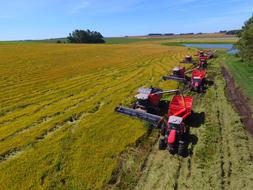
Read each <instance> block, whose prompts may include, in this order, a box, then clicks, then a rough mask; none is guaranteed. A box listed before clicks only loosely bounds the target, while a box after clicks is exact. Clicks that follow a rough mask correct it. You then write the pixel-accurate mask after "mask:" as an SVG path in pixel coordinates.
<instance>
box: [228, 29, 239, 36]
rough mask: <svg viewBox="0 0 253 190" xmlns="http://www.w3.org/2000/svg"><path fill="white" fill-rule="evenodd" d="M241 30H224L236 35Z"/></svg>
mask: <svg viewBox="0 0 253 190" xmlns="http://www.w3.org/2000/svg"><path fill="white" fill-rule="evenodd" d="M240 32H241V30H229V31H226V34H227V35H238V34H239V33H240Z"/></svg>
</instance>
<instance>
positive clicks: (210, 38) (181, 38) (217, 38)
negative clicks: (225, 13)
mask: <svg viewBox="0 0 253 190" xmlns="http://www.w3.org/2000/svg"><path fill="white" fill-rule="evenodd" d="M104 40H105V42H106V44H128V43H135V42H154V41H158V42H159V41H161V42H163V43H166V41H169V43H170V44H169V45H180V44H181V43H182V42H194V41H195V43H197V42H198V43H199V42H201V41H202V42H203V43H205V42H209V43H234V42H236V41H237V37H236V36H234V35H225V34H219V33H218V34H201V35H200V34H198V35H173V36H129V37H106V38H104ZM57 41H60V42H61V43H67V38H55V39H45V40H25V41H0V45H2V44H27V43H29V44H31V43H57ZM167 45H168V44H167Z"/></svg>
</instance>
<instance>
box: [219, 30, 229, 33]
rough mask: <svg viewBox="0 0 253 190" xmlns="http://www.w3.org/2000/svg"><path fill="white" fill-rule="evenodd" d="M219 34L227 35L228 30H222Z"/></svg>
mask: <svg viewBox="0 0 253 190" xmlns="http://www.w3.org/2000/svg"><path fill="white" fill-rule="evenodd" d="M219 33H222V34H223V33H227V31H226V30H221V31H220V32H219Z"/></svg>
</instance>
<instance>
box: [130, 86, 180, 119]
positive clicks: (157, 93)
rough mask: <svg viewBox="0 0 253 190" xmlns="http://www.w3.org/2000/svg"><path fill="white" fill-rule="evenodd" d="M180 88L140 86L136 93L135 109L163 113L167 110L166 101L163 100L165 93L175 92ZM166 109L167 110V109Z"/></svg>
mask: <svg viewBox="0 0 253 190" xmlns="http://www.w3.org/2000/svg"><path fill="white" fill-rule="evenodd" d="M177 91H178V90H168V91H163V90H162V89H160V88H140V89H139V90H138V94H137V95H135V98H136V101H135V103H134V105H133V108H134V109H141V110H143V111H145V112H148V113H152V114H157V115H163V114H164V113H165V112H166V111H167V110H166V109H167V104H166V102H165V101H161V99H162V96H163V94H166V93H174V92H177ZM165 110H166V111H165Z"/></svg>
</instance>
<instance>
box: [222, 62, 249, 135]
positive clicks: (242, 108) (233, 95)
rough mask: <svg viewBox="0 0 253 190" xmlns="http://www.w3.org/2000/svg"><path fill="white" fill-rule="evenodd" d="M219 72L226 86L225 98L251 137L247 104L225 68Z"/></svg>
mask: <svg viewBox="0 0 253 190" xmlns="http://www.w3.org/2000/svg"><path fill="white" fill-rule="evenodd" d="M221 71H222V74H223V76H224V78H225V80H226V84H227V85H226V96H227V98H228V99H229V100H230V101H231V103H232V104H233V105H234V107H235V108H236V110H237V111H238V112H239V114H240V116H241V120H242V122H243V124H244V125H245V126H246V128H247V129H248V131H249V132H250V134H251V135H253V118H252V110H251V108H250V106H249V102H248V100H247V99H246V98H245V96H244V95H243V94H242V92H241V91H240V89H239V88H237V87H236V86H235V81H234V79H233V77H232V76H231V75H230V74H229V73H228V71H227V70H226V69H225V67H222V68H221Z"/></svg>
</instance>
